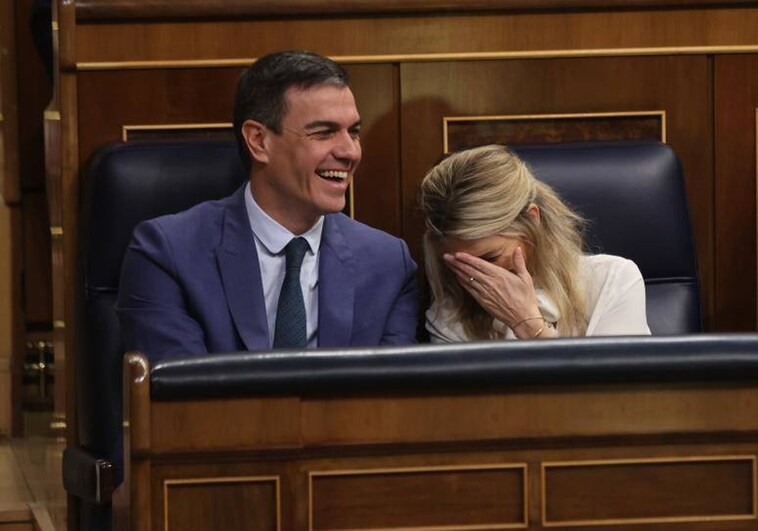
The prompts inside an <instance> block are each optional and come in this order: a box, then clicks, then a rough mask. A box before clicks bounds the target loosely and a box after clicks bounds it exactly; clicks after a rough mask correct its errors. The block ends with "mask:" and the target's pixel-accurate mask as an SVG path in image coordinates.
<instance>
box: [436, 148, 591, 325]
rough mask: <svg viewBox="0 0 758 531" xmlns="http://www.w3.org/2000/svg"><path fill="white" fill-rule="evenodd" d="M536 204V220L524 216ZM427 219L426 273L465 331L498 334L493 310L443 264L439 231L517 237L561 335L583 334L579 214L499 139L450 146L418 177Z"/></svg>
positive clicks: (460, 235) (450, 234)
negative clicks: (487, 143)
mask: <svg viewBox="0 0 758 531" xmlns="http://www.w3.org/2000/svg"><path fill="white" fill-rule="evenodd" d="M532 203H534V204H536V205H537V206H538V207H539V210H540V216H539V219H537V218H536V217H535V216H533V215H530V214H529V213H528V212H527V210H528V208H529V205H531V204H532ZM421 207H422V209H423V211H424V214H425V218H426V233H425V234H424V255H425V261H426V274H427V278H428V280H429V284H430V287H431V291H432V297H433V298H434V299H436V300H437V301H442V300H446V301H450V302H451V303H452V309H453V312H454V318H456V319H458V320H460V322H461V323H462V324H463V328H464V330H465V331H466V333H467V334H468V336H469V337H471V338H473V339H490V338H496V337H498V334H497V332H496V331H495V329H494V327H493V319H492V317H491V316H490V315H489V314H488V313H487V312H486V311H485V310H484V309H482V308H481V307H480V306H479V305H478V304H477V303H476V301H474V299H473V298H472V297H470V296H468V295H467V294H466V292H465V290H464V289H463V288H462V287H461V286H460V285H459V284H458V282H457V280H456V278H455V275H453V273H452V272H451V271H450V270H449V269H448V268H447V267H446V266H445V265H444V264H443V263H442V250H441V247H440V244H441V242H442V240H443V239H445V238H455V239H460V240H473V239H478V238H484V237H488V236H493V235H497V234H499V235H507V236H512V237H516V238H519V239H520V240H522V241H523V242H524V243H526V244H527V245H529V248H528V249H527V255H528V269H529V273H530V274H531V275H532V278H533V279H534V284H535V286H536V287H539V288H542V289H543V290H544V291H545V292H546V293H547V295H549V296H550V298H551V299H552V300H553V301H554V302H555V304H556V306H557V307H558V310H559V312H560V316H561V317H560V321H559V322H558V325H557V328H558V331H559V333H560V334H561V335H563V336H570V335H577V336H578V335H584V333H585V331H586V329H587V319H586V312H585V306H586V303H585V300H584V295H583V293H584V290H583V289H582V282H581V279H580V275H579V259H580V258H581V255H582V229H583V227H584V220H583V219H582V218H581V217H580V216H579V215H577V214H576V213H574V212H573V211H572V210H571V209H570V208H569V207H567V206H566V205H565V204H564V203H563V201H561V200H560V198H559V197H558V196H557V195H556V193H555V192H554V191H553V190H552V188H550V187H549V186H548V185H546V184H544V183H542V182H540V181H538V180H537V179H535V178H534V176H533V175H532V173H531V171H529V168H528V167H527V166H526V164H525V163H524V162H523V161H521V159H519V158H518V157H517V156H516V155H514V154H513V153H511V152H510V151H508V149H506V148H505V147H503V146H497V145H491V146H483V147H478V148H473V149H469V150H466V151H462V152H459V153H454V154H452V155H450V156H449V157H447V158H446V159H445V160H443V161H442V162H440V163H439V164H437V165H436V166H435V167H434V168H432V169H431V170H429V172H428V173H427V174H426V176H425V177H424V180H423V181H422V183H421Z"/></svg>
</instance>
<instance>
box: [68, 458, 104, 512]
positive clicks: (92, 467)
mask: <svg viewBox="0 0 758 531" xmlns="http://www.w3.org/2000/svg"><path fill="white" fill-rule="evenodd" d="M113 482H114V467H113V465H112V464H111V463H110V462H109V461H107V460H105V459H99V458H97V457H95V456H94V455H92V454H90V453H89V452H87V451H86V450H85V449H83V448H80V447H78V446H69V447H68V448H66V449H65V450H63V487H64V488H65V489H66V492H68V493H69V494H71V495H72V496H76V497H78V498H81V499H82V500H84V501H88V502H90V503H96V504H98V505H107V504H110V503H111V497H112V495H113Z"/></svg>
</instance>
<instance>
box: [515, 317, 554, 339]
mask: <svg viewBox="0 0 758 531" xmlns="http://www.w3.org/2000/svg"><path fill="white" fill-rule="evenodd" d="M511 330H513V334H514V335H515V336H516V338H517V339H539V338H549V337H558V334H557V332H556V330H555V325H554V324H553V323H551V322H550V321H547V320H546V319H545V318H544V317H542V316H541V315H540V316H534V317H527V318H526V319H522V320H521V321H518V322H517V323H516V324H515V325H513V326H512V327H511Z"/></svg>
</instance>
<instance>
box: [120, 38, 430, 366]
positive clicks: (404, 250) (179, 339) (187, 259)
mask: <svg viewBox="0 0 758 531" xmlns="http://www.w3.org/2000/svg"><path fill="white" fill-rule="evenodd" d="M360 125H361V120H360V116H359V114H358V110H357V108H356V105H355V99H354V97H353V93H352V91H351V90H350V88H349V86H348V78H347V74H346V73H345V71H344V70H343V69H342V68H341V67H340V66H339V65H337V64H336V63H334V62H333V61H331V60H329V59H326V58H324V57H321V56H319V55H316V54H312V53H309V52H279V53H275V54H271V55H268V56H265V57H263V58H261V59H259V60H258V61H257V62H256V63H255V64H253V65H252V66H251V67H250V68H248V69H247V70H246V71H245V72H244V73H243V74H242V76H241V78H240V81H239V83H238V86H237V92H236V95H235V102H234V129H235V134H236V137H237V143H238V147H239V150H240V155H241V157H242V160H243V162H244V164H245V166H246V169H247V170H248V173H249V175H250V179H249V182H247V183H246V184H245V185H244V186H243V187H241V188H240V189H239V190H237V192H235V193H234V194H233V195H231V196H229V197H227V198H225V199H222V200H219V201H209V202H205V203H201V204H199V205H197V206H195V207H193V208H191V209H189V210H187V211H184V212H181V213H179V214H175V215H170V216H163V217H160V218H156V219H153V220H150V221H146V222H144V223H141V224H140V225H138V226H137V228H136V229H135V231H134V235H133V239H132V242H131V244H130V245H129V248H128V250H127V253H126V257H125V259H124V264H123V268H122V274H121V283H120V292H119V297H118V301H117V304H116V309H117V311H118V314H119V319H120V322H121V327H122V331H123V336H124V341H125V346H126V348H127V349H130V350H131V349H135V350H141V351H143V352H146V353H147V354H148V355H149V356H150V357H151V359H153V360H157V359H160V358H165V357H169V356H174V355H182V354H202V353H206V352H231V351H238V350H260V349H270V348H306V347H346V346H373V345H391V344H406V343H412V342H414V340H415V339H414V338H415V333H416V323H417V310H418V297H417V286H416V279H415V272H416V264H415V263H414V262H413V260H412V259H411V257H410V255H409V252H408V247H407V246H406V244H405V242H403V241H402V240H400V239H398V238H395V237H393V236H390V235H389V234H386V233H384V232H381V231H379V230H376V229H373V228H371V227H368V226H366V225H363V224H361V223H359V222H357V221H355V220H352V219H350V218H349V217H347V216H345V215H344V214H342V213H341V211H342V209H343V208H344V207H345V192H346V191H347V188H348V185H349V184H350V182H351V180H352V178H353V175H354V173H355V170H356V168H357V167H358V164H359V163H360V160H361V145H360Z"/></svg>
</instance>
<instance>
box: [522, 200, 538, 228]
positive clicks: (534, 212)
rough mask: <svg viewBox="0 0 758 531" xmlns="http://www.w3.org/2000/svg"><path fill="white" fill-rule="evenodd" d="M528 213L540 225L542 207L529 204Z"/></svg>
mask: <svg viewBox="0 0 758 531" xmlns="http://www.w3.org/2000/svg"><path fill="white" fill-rule="evenodd" d="M526 213H527V214H529V215H530V216H532V217H533V218H534V221H536V222H537V225H539V224H540V215H541V213H540V207H539V205H537V204H536V203H529V206H528V207H526Z"/></svg>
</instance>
